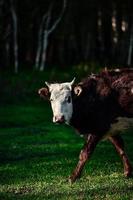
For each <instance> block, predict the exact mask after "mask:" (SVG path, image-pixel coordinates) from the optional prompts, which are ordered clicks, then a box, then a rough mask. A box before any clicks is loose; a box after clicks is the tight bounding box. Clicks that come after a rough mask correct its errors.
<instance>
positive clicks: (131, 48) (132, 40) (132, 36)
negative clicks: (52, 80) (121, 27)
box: [127, 24, 133, 66]
mask: <svg viewBox="0 0 133 200" xmlns="http://www.w3.org/2000/svg"><path fill="white" fill-rule="evenodd" d="M132 51H133V24H132V26H131V33H130V42H129V49H128V59H127V64H128V66H129V65H131V62H132Z"/></svg>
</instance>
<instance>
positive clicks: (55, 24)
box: [48, 0, 66, 34]
mask: <svg viewBox="0 0 133 200" xmlns="http://www.w3.org/2000/svg"><path fill="white" fill-rule="evenodd" d="M65 9H66V0H63V8H62V11H61V13H60V16H59V17H58V18H57V20H56V21H55V23H54V24H53V26H52V27H51V28H50V29H49V30H48V34H51V33H52V32H53V31H54V29H55V28H56V27H57V25H58V24H59V22H60V21H61V19H62V17H63V14H64V11H65Z"/></svg>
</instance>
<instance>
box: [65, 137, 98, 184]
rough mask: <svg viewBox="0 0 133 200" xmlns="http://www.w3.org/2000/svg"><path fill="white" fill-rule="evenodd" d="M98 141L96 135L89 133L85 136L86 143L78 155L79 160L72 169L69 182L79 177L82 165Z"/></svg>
mask: <svg viewBox="0 0 133 200" xmlns="http://www.w3.org/2000/svg"><path fill="white" fill-rule="evenodd" d="M98 141H99V137H98V136H96V135H91V134H90V135H89V136H88V137H87V140H86V143H85V145H84V147H83V149H82V150H81V152H80V155H79V162H78V164H77V166H76V168H75V170H74V171H73V173H72V175H71V176H70V178H69V181H70V182H71V183H72V182H74V181H75V180H76V179H77V178H79V177H80V175H81V172H82V170H83V167H84V165H85V163H86V161H87V160H88V159H89V158H90V156H91V154H92V153H93V151H94V149H95V147H96V144H97V143H98Z"/></svg>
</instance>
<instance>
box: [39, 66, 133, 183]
mask: <svg viewBox="0 0 133 200" xmlns="http://www.w3.org/2000/svg"><path fill="white" fill-rule="evenodd" d="M44 90H46V88H42V89H40V90H39V94H41V95H43V96H46V95H44V93H43V92H44ZM71 94H72V105H73V112H72V117H71V120H70V125H71V126H73V127H74V128H75V129H76V130H78V131H79V133H80V134H82V135H84V136H85V138H86V139H85V140H86V141H85V145H84V147H83V149H82V150H81V153H80V156H79V162H78V164H77V166H76V168H75V170H74V171H73V173H72V175H71V177H70V179H69V180H70V181H71V182H74V181H75V180H76V179H77V178H78V177H80V175H81V172H82V170H83V167H84V165H85V163H86V161H87V160H88V159H89V158H90V156H91V154H92V153H93V151H94V149H95V147H96V145H97V143H98V142H99V141H100V140H101V139H103V138H104V137H106V138H107V139H109V140H110V141H111V142H112V144H113V145H114V146H115V148H116V150H117V152H118V154H119V155H120V157H121V158H122V161H123V164H124V174H125V176H130V175H131V172H132V168H131V164H130V162H129V160H128V157H127V155H126V153H125V151H124V144H123V140H122V138H121V136H120V135H119V133H120V131H123V130H125V128H128V127H129V126H130V125H132V119H133V69H116V70H104V71H102V72H101V73H99V74H95V75H90V76H88V77H87V78H86V79H84V80H83V81H81V82H80V83H79V84H77V85H76V86H73V87H72V91H71ZM63 120H64V116H63V118H61V120H60V121H59V122H62V121H63ZM122 129H123V130H122Z"/></svg>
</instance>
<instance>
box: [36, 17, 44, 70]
mask: <svg viewBox="0 0 133 200" xmlns="http://www.w3.org/2000/svg"><path fill="white" fill-rule="evenodd" d="M46 17H47V14H46V15H44V16H43V18H42V22H41V25H40V29H39V33H38V47H37V53H36V58H35V69H38V68H39V63H40V58H41V51H42V35H43V26H44V22H45V19H46Z"/></svg>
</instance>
